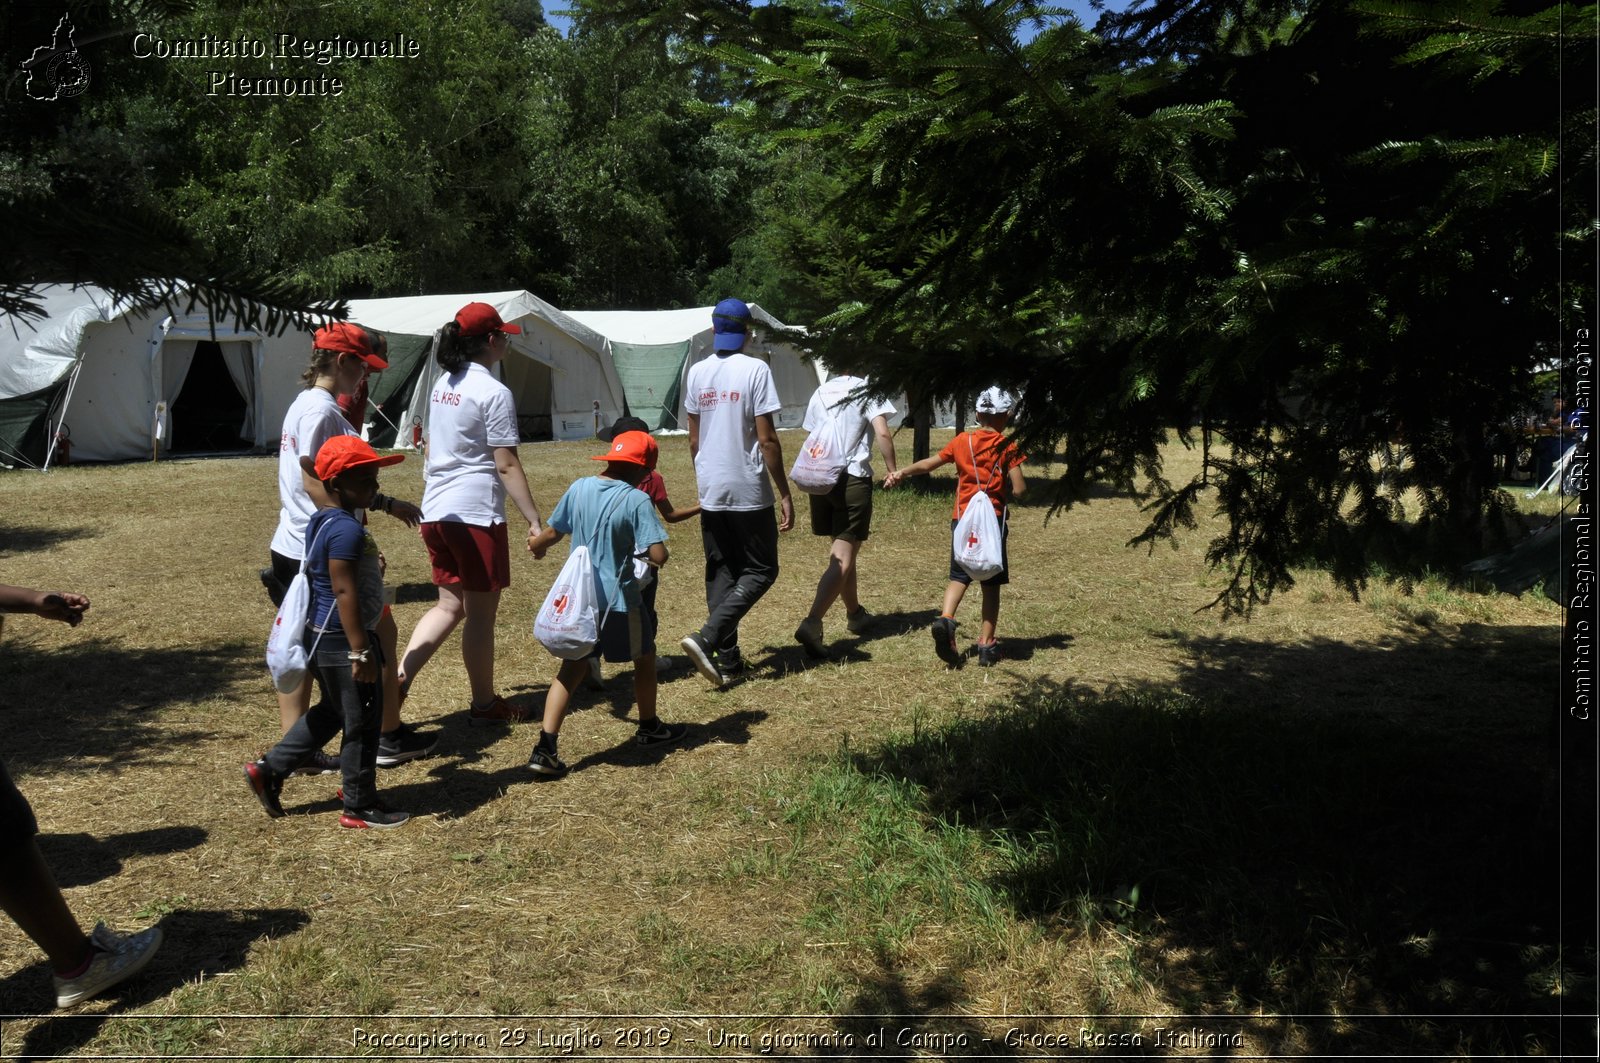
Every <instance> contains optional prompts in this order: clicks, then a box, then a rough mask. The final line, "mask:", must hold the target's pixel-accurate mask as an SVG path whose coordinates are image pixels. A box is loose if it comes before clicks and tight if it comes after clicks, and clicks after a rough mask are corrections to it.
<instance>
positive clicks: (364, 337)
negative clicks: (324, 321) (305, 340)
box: [311, 321, 389, 369]
mask: <svg viewBox="0 0 1600 1063" xmlns="http://www.w3.org/2000/svg"><path fill="white" fill-rule="evenodd" d="M311 346H313V347H315V348H317V350H319V351H337V352H338V353H340V354H353V355H355V356H356V357H357V358H360V359H361V360H362V361H363V362H366V363H367V364H368V365H369V366H371V367H372V368H374V369H387V368H389V363H388V362H386V361H384V360H383V358H382V357H380V356H379V355H378V353H377V352H376V351H374V350H373V349H372V338H371V334H370V333H368V332H367V330H366V329H364V328H362V327H361V326H360V325H356V324H352V323H351V322H349V321H335V322H333V323H332V324H331V325H323V326H322V327H321V328H319V329H317V334H316V336H315V337H314V338H313V339H312V340H311Z"/></svg>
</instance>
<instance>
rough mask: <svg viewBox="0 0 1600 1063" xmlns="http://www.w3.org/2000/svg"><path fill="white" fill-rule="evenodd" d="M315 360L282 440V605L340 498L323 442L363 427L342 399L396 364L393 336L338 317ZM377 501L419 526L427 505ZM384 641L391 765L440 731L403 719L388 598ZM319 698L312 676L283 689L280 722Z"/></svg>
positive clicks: (268, 578) (277, 552) (276, 553)
mask: <svg viewBox="0 0 1600 1063" xmlns="http://www.w3.org/2000/svg"><path fill="white" fill-rule="evenodd" d="M311 343H312V350H311V362H310V364H309V365H307V366H306V371H305V372H304V373H303V374H302V375H301V378H300V379H301V383H302V384H303V386H304V390H302V391H301V392H300V394H299V395H298V396H297V397H296V398H295V400H294V402H292V403H290V404H289V411H288V412H287V413H286V414H284V418H283V434H282V436H281V437H280V439H279V441H278V505H279V509H278V526H277V528H276V530H275V531H274V532H273V535H272V548H271V554H272V568H271V569H270V572H268V571H264V572H262V574H261V579H262V582H263V583H264V584H266V587H267V592H268V594H270V595H271V596H272V601H273V604H274V605H278V604H281V603H282V601H283V593H284V590H285V589H286V588H287V587H288V586H289V583H290V581H291V580H293V579H294V577H295V574H296V573H297V572H299V571H300V559H301V558H303V557H304V556H305V531H306V522H307V521H309V520H310V519H311V515H312V514H313V513H315V512H316V511H317V510H318V509H319V508H322V507H324V506H327V505H331V504H332V500H331V499H329V498H328V495H327V492H326V491H325V490H324V489H323V486H322V482H321V481H320V480H318V479H317V477H316V474H315V473H314V472H312V471H310V470H309V468H308V466H307V464H306V463H307V462H315V461H316V458H317V451H318V450H320V449H321V448H322V444H324V443H326V442H327V441H328V440H330V439H332V438H333V437H335V436H341V435H357V434H359V433H358V431H357V430H356V429H355V428H353V427H352V426H351V424H350V421H349V420H348V419H347V418H346V417H345V415H344V411H343V410H342V409H340V407H339V399H340V398H341V397H343V396H348V395H351V394H353V393H354V392H355V391H356V390H357V389H358V388H360V387H361V384H362V383H363V382H364V381H365V380H366V379H367V374H368V373H370V372H371V371H373V370H374V369H376V370H380V371H381V370H384V369H387V368H389V363H388V362H387V361H386V360H385V357H384V356H385V355H386V354H388V351H389V342H388V341H387V340H386V339H384V337H383V334H382V333H379V332H374V331H373V330H371V329H368V328H363V327H362V326H360V325H357V324H354V323H353V322H349V321H335V322H334V323H332V324H330V325H325V326H323V327H322V328H320V329H318V330H317V333H316V335H315V336H314V337H313V338H312V341H311ZM372 508H373V509H381V510H382V511H383V512H385V513H388V514H390V515H392V516H393V517H395V518H396V519H398V520H400V521H403V522H404V523H406V524H407V525H409V526H411V527H416V525H417V521H418V520H419V519H420V517H421V512H420V511H419V510H418V509H417V507H416V506H414V505H412V504H411V503H409V502H405V501H402V500H400V499H398V498H390V497H389V496H387V495H381V494H380V495H378V496H377V498H375V499H374V500H373V506H372ZM378 638H379V641H380V643H381V644H382V650H383V656H384V663H383V684H384V702H383V704H384V710H383V731H382V733H381V734H380V735H379V739H378V741H379V747H380V752H379V763H380V764H382V765H383V766H384V767H393V766H394V765H395V764H399V763H402V762H404V761H406V760H411V759H413V758H415V757H419V756H422V755H423V754H425V753H427V752H429V751H430V750H431V749H432V748H433V746H434V744H435V743H436V742H437V741H438V736H437V735H424V734H420V733H419V732H417V731H416V730H414V729H413V728H411V727H409V726H407V725H405V724H402V723H401V722H400V698H399V689H400V688H399V681H398V678H397V673H396V667H397V662H396V661H395V659H394V658H395V647H396V645H397V643H398V642H399V632H398V631H397V630H396V629H395V623H394V614H393V613H392V612H391V611H390V609H389V608H388V607H387V606H385V607H384V610H383V616H382V617H381V618H380V619H379V621H378ZM310 706H311V683H310V681H309V680H308V681H307V682H305V683H302V684H300V686H299V687H298V688H297V689H295V690H293V691H290V692H289V693H287V694H282V693H280V694H279V695H278V722H279V724H280V725H281V726H282V728H283V731H284V733H285V734H287V733H288V731H289V728H290V727H293V726H294V724H295V721H296V720H298V719H300V717H302V716H304V715H305V714H306V710H307V709H308V708H310ZM312 767H314V768H316V769H320V770H321V771H323V772H333V771H337V770H339V760H338V758H337V757H334V756H331V755H329V754H327V753H318V754H317V759H316V760H315V761H314V762H313V764H312Z"/></svg>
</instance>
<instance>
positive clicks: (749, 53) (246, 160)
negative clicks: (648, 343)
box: [0, 0, 1596, 610]
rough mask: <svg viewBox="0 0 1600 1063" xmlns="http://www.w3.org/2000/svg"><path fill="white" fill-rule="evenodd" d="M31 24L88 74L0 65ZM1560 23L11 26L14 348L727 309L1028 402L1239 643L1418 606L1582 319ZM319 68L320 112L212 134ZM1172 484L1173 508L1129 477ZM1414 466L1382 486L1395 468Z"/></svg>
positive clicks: (931, 377) (631, 11)
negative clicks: (132, 306)
mask: <svg viewBox="0 0 1600 1063" xmlns="http://www.w3.org/2000/svg"><path fill="white" fill-rule="evenodd" d="M63 11H66V12H69V13H70V14H71V16H72V18H73V21H74V25H75V26H76V29H77V36H76V43H77V45H78V48H79V50H80V51H81V53H82V55H83V57H84V58H85V59H86V60H87V61H88V63H89V64H90V66H91V70H92V73H91V82H90V84H89V86H88V88H87V90H86V91H84V92H82V93H81V94H79V95H77V96H73V97H70V98H65V99H58V100H53V101H48V102H46V101H40V100H37V99H33V98H31V97H29V96H28V95H27V94H26V92H25V91H24V87H23V80H22V79H21V77H20V76H18V75H17V74H16V73H15V72H18V71H20V70H21V67H22V64H23V63H24V61H26V60H28V59H29V58H30V55H32V52H33V49H34V48H36V47H38V46H39V45H42V44H44V43H46V42H47V41H48V40H49V39H50V37H51V34H52V32H53V31H54V29H55V26H56V23H57V21H58V20H59V18H60V16H61V14H62V12H63ZM1595 28H1596V7H1595V6H1594V5H1592V4H1588V5H1583V4H1550V3H1545V2H1538V0H1532V2H1530V0H1504V2H1489V0H1462V2H1460V3H1454V4H1439V5H1405V4H1398V3H1384V2H1379V0H1306V2H1299V3H1295V2H1285V0H1265V2H1258V0H1252V2H1248V3H1247V2H1244V0H1145V2H1142V3H1138V4H1135V5H1134V6H1133V7H1132V8H1130V9H1129V10H1128V11H1126V12H1121V13H1118V12H1106V13H1105V14H1103V15H1102V16H1101V17H1100V18H1099V20H1098V22H1097V23H1096V24H1095V25H1093V26H1087V25H1085V24H1084V23H1083V22H1082V21H1080V20H1079V18H1078V17H1077V16H1075V15H1074V14H1072V13H1071V12H1068V11H1065V10H1056V9H1051V8H1048V7H1047V6H1045V5H1042V4H1037V3H1032V2H1027V0H1011V2H993V3H977V2H972V0H943V2H940V0H878V2H826V0H795V2H792V3H786V4H770V5H759V6H757V5H754V4H750V3H743V2H737V0H671V2H668V3H656V2H648V3H647V2H644V0H578V2H576V3H574V4H573V5H572V23H571V32H570V33H569V34H568V35H566V36H562V35H561V34H559V33H557V32H556V31H555V30H554V29H552V28H551V27H550V26H549V25H548V24H547V23H546V21H545V19H544V17H543V14H542V12H541V9H540V7H539V5H538V4H537V3H527V2H513V0H492V2H466V0H455V2H437V3H427V4H413V3H402V2H400V0H370V2H365V0H364V2H360V3H357V2H354V0H338V2H334V3H330V4H325V5H315V6H312V7H305V6H302V5H298V4H287V3H277V2H269V3H259V4H242V3H238V2H229V0H194V2H166V3H161V2H128V0H70V2H66V3H64V4H63V6H62V8H61V9H60V10H57V9H55V8H52V7H51V6H49V5H21V6H15V5H14V6H13V7H12V8H10V9H8V10H7V11H6V12H4V13H0V31H3V32H0V39H4V40H5V41H6V42H7V43H6V45H5V52H4V59H5V62H6V67H7V69H8V70H9V71H12V72H14V73H13V76H12V77H11V79H10V81H9V82H8V84H7V88H6V97H5V109H6V121H5V123H4V125H3V127H0V211H3V212H4V220H6V221H7V222H9V223H10V224H9V225H8V226H7V228H8V230H9V233H10V234H11V236H12V239H11V240H10V241H9V242H8V249H7V252H6V254H5V255H4V257H3V259H0V261H3V262H4V263H5V264H4V267H3V269H0V296H4V300H5V302H4V305H5V308H6V310H7V311H8V312H13V313H14V312H23V311H25V310H26V307H27V305H28V299H27V296H28V293H29V292H30V291H31V290H32V289H33V287H34V286H37V285H38V284H39V283H42V282H50V281H90V282H96V283H100V284H102V285H105V286H108V287H111V288H113V289H114V290H118V291H123V292H127V293H130V294H134V295H137V296H139V297H142V298H146V299H156V300H159V299H160V298H163V297H170V295H171V291H172V289H171V287H170V286H168V285H164V284H163V283H160V282H153V281H151V280H150V278H152V277H161V278H173V279H176V280H179V281H184V282H187V283H188V284H189V285H191V286H198V288H199V290H200V291H201V293H202V294H204V295H207V296H208V297H212V296H214V297H216V298H219V299H229V298H232V299H240V298H242V297H244V296H247V295H253V296H256V297H259V298H261V299H263V300H265V302H266V303H268V304H271V305H272V306H276V307H282V308H285V309H287V310H288V311H289V313H290V314H291V315H293V314H299V315H310V314H313V313H314V312H315V308H316V306H317V305H318V304H321V305H323V306H329V305H331V306H333V307H334V308H335V309H337V304H338V301H339V300H342V299H347V298H351V297H360V296H385V295H398V294H409V293H418V292H447V291H468V290H485V289H501V288H522V287H527V288H530V289H532V290H534V291H536V292H538V293H539V294H540V295H542V296H543V297H544V298H546V299H549V300H550V301H552V302H554V303H556V304H557V305H559V306H563V307H571V308H607V309H649V308H660V307H670V306H680V305H693V304H696V303H706V302H710V301H714V300H715V299H717V298H720V297H721V296H723V295H727V294H731V293H738V294H741V295H743V296H744V297H746V298H748V299H751V300H752V301H758V302H760V303H762V304H763V305H764V306H765V307H766V308H767V309H768V310H770V311H772V312H773V313H775V314H777V315H778V316H779V317H782V318H784V319H786V320H792V321H799V322H805V323H807V324H808V325H810V326H811V327H812V328H813V330H814V331H813V335H812V338H811V340H810V341H809V342H811V343H812V344H813V345H814V346H815V347H816V349H817V350H818V352H819V353H821V354H822V355H823V356H825V357H826V358H827V360H828V361H829V363H830V364H832V365H837V366H840V367H845V368H851V369H856V370H859V371H861V372H864V373H866V374H868V375H870V376H871V377H872V379H873V380H874V382H875V384H876V385H877V386H878V387H879V388H880V389H881V390H883V391H886V392H896V393H898V392H900V391H902V390H903V391H906V392H908V393H909V394H910V395H911V396H912V398H913V400H914V402H917V403H921V402H924V401H927V400H930V399H933V398H939V397H960V396H965V395H970V394H972V393H973V392H975V391H976V390H978V389H979V388H981V387H983V386H986V385H988V384H991V383H1001V384H1005V385H1008V386H1011V387H1015V388H1018V389H1020V390H1022V391H1024V392H1025V396H1026V397H1025V402H1024V407H1023V417H1022V418H1021V420H1020V423H1019V425H1018V431H1019V434H1020V436H1021V438H1022V443H1023V445H1024V447H1025V448H1026V449H1027V450H1028V451H1030V452H1031V453H1035V454H1038V455H1041V456H1044V455H1052V454H1055V455H1060V456H1061V458H1062V459H1063V460H1064V462H1065V469H1066V473H1065V475H1064V477H1063V478H1062V480H1061V482H1060V489H1061V494H1060V496H1059V499H1060V502H1061V504H1063V505H1071V504H1072V503H1073V502H1075V501H1077V500H1080V499H1082V498H1084V497H1086V496H1087V494H1088V493H1089V492H1090V491H1091V490H1092V489H1094V488H1095V487H1096V485H1099V484H1106V483H1109V484H1111V485H1113V486H1115V487H1118V488H1122V489H1132V488H1134V487H1135V486H1137V487H1138V488H1139V489H1141V490H1148V491H1149V492H1150V500H1151V509H1150V515H1151V522H1150V527H1149V529H1148V531H1147V533H1146V535H1145V536H1142V537H1141V540H1139V541H1146V542H1152V543H1153V542H1154V541H1155V540H1156V539H1158V538H1161V537H1163V536H1166V535H1170V534H1171V533H1173V532H1175V531H1177V530H1180V529H1182V528H1184V527H1185V526H1188V525H1190V524H1192V522H1193V515H1194V507H1195V506H1197V505H1200V504H1202V502H1205V503H1207V504H1209V503H1210V501H1212V500H1214V501H1215V503H1216V504H1218V505H1220V506H1221V507H1222V508H1223V510H1224V511H1225V512H1226V513H1227V514H1228V516H1229V525H1228V527H1229V530H1228V532H1227V533H1226V534H1225V535H1223V536H1220V537H1218V538H1217V540H1216V541H1215V542H1214V543H1213V544H1212V549H1211V557H1212V559H1213V560H1214V561H1215V562H1217V563H1220V564H1223V565H1225V566H1227V567H1228V568H1229V569H1230V571H1231V572H1232V573H1233V574H1234V577H1235V578H1234V580H1233V582H1232V583H1231V584H1230V585H1229V586H1228V587H1227V588H1226V589H1225V590H1224V592H1223V593H1222V595H1221V596H1220V599H1219V600H1220V601H1221V602H1222V604H1223V605H1224V606H1225V607H1226V608H1228V609H1234V610H1248V609H1249V608H1250V607H1251V606H1252V605H1254V604H1255V603H1257V602H1259V601H1262V600H1265V599H1266V598H1268V597H1270V595H1271V593H1272V592H1273V591H1274V590H1275V589H1277V588H1281V587H1283V586H1286V585H1287V584H1288V583H1290V582H1291V580H1292V577H1291V576H1290V570H1291V567H1292V566H1295V565H1298V564H1302V563H1307V562H1314V563H1320V564H1325V565H1327V566H1329V567H1330V568H1331V570H1332V571H1333V572H1334V573H1335V574H1336V576H1337V577H1338V578H1339V579H1340V580H1341V581H1342V582H1343V583H1344V585H1345V586H1346V587H1347V588H1349V589H1351V590H1357V589H1359V588H1360V587H1361V586H1362V585H1363V583H1364V581H1365V580H1366V579H1367V578H1368V576H1369V575H1370V574H1371V573H1373V572H1374V571H1382V572H1385V573H1389V574H1399V575H1405V574H1407V573H1414V572H1417V571H1420V570H1421V569H1422V568H1423V567H1424V566H1428V565H1432V566H1442V567H1453V566H1454V565H1455V564H1457V563H1459V562H1460V561H1462V560H1465V559H1466V558H1468V557H1472V556H1476V555H1477V554H1479V553H1481V552H1482V551H1483V550H1485V549H1488V548H1490V547H1492V546H1493V545H1494V544H1495V543H1496V542H1498V541H1502V540H1504V539H1505V538H1506V537H1507V536H1509V535H1510V534H1511V533H1512V532H1514V531H1515V529H1514V527H1513V526H1512V524H1511V523H1510V521H1509V520H1508V518H1507V515H1506V512H1505V510H1506V507H1505V501H1506V500H1505V498H1504V496H1503V495H1502V494H1500V493H1499V492H1498V491H1497V490H1496V483H1495V477H1494V476H1493V475H1492V459H1493V451H1494V449H1495V447H1496V445H1497V444H1496V442H1495V432H1496V430H1497V426H1500V425H1503V424H1505V423H1506V422H1508V421H1509V420H1510V419H1511V418H1513V417H1515V416H1516V415H1518V414H1519V413H1522V412H1524V411H1525V410H1526V409H1527V408H1528V407H1529V405H1530V403H1531V402H1532V400H1533V399H1534V398H1535V397H1536V396H1535V395H1534V394H1533V384H1532V381H1533V374H1534V371H1535V369H1536V368H1538V367H1540V366H1545V365H1548V364H1550V363H1551V362H1553V361H1555V360H1557V359H1559V358H1560V356H1561V354H1562V351H1563V349H1564V345H1565V343H1566V342H1567V339H1568V338H1569V337H1570V336H1571V335H1572V334H1573V331H1574V330H1575V329H1576V328H1578V327H1580V326H1582V325H1586V324H1592V316H1593V307H1594V291H1593V269H1592V266H1593V262H1594V257H1595V207H1594V202H1593V199H1594V188H1595V137H1594V128H1595V122H1596V109H1595V99H1594V89H1593V86H1594V84H1595V75H1596V71H1595V48H1594V43H1595ZM286 30H292V31H293V32H294V33H296V34H298V35H299V36H300V37H301V38H305V39H322V38H331V37H334V36H336V35H342V36H343V37H344V38H346V39H352V38H354V39H370V40H386V39H394V38H395V37H396V35H400V34H404V35H407V36H409V37H411V38H414V39H416V40H417V41H418V42H419V45H420V48H419V54H418V57H417V58H415V59H406V60H400V59H350V60H346V59H341V60H337V61H335V62H333V63H330V64H328V65H326V66H321V65H316V64H314V63H310V62H306V61H289V62H285V61H284V60H282V59H281V58H278V57H274V56H271V55H269V56H267V57H265V58H261V59H229V60H198V59H195V60H183V59H169V60H152V59H139V58H137V57H136V56H135V54H134V52H133V49H132V48H131V42H132V41H133V39H134V35H135V34H136V33H139V32H141V31H142V32H145V33H148V34H150V35H152V36H153V37H159V38H162V39H165V40H168V41H181V40H194V39H197V38H200V37H202V36H204V35H208V34H209V35H214V36H215V37H216V38H220V39H228V40H237V39H241V38H242V39H257V40H262V41H266V42H271V41H272V40H273V38H274V36H275V35H276V34H277V33H279V32H284V31H286ZM219 66H222V67H226V68H227V69H228V70H231V71H233V72H234V73H236V75H237V76H238V77H239V78H241V79H248V78H255V77H272V76H294V77H300V76H314V75H316V74H319V73H334V74H337V75H338V76H340V77H341V78H342V79H343V80H344V82H345V85H346V88H345V91H344V92H343V93H342V94H341V95H339V96H337V97H332V96H328V97H300V98H272V97H251V98H238V97H226V96H222V97H219V96H215V95H209V94H208V90H207V84H206V79H205V73H206V71H207V70H209V69H212V68H215V67H219ZM1173 429H1177V430H1179V431H1182V432H1184V433H1185V438H1187V439H1190V440H1192V441H1193V442H1194V444H1195V445H1197V446H1200V447H1203V448H1204V450H1205V457H1206V460H1205V461H1204V463H1203V465H1202V468H1201V471H1200V473H1199V475H1197V476H1196V477H1195V478H1194V479H1192V480H1189V481H1187V482H1183V483H1169V482H1168V481H1167V480H1166V479H1165V478H1164V477H1163V475H1162V467H1161V463H1160V459H1159V452H1158V449H1157V448H1158V444H1159V443H1160V441H1161V440H1162V439H1163V438H1165V437H1166V435H1167V433H1168V432H1169V431H1171V430H1173ZM1386 447H1387V448H1390V449H1391V450H1392V451H1394V452H1403V454H1404V457H1405V460H1404V461H1402V462H1399V463H1386V462H1382V461H1378V460H1375V457H1374V456H1375V455H1376V454H1378V453H1379V452H1380V451H1382V450H1384V448H1386Z"/></svg>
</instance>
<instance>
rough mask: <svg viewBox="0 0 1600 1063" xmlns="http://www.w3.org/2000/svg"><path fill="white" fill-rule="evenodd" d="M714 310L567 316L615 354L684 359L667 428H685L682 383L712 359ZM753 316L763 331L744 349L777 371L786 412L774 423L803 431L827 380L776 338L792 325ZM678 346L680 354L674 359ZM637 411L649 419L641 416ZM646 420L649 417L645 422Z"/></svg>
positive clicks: (758, 312) (756, 311) (759, 312)
mask: <svg viewBox="0 0 1600 1063" xmlns="http://www.w3.org/2000/svg"><path fill="white" fill-rule="evenodd" d="M711 310H712V308H711V307H709V306H699V307H691V308H690V309H687V310H569V311H567V315H568V316H569V317H572V318H574V319H576V320H577V321H579V322H580V323H582V324H583V325H586V326H587V327H589V328H590V329H592V330H594V331H595V332H597V333H599V334H600V335H602V336H604V337H605V338H606V339H607V340H608V341H610V343H611V345H612V348H613V354H614V355H616V354H617V353H619V351H620V349H621V348H624V347H627V348H649V347H655V348H659V349H660V350H661V351H662V352H663V354H664V355H665V356H670V357H676V358H681V359H682V369H681V370H679V372H678V374H677V385H678V386H677V387H676V389H675V393H673V394H672V395H671V399H672V400H673V401H672V406H673V408H672V409H671V410H668V411H666V413H668V414H670V415H671V417H672V419H673V423H672V424H671V425H669V426H668V427H682V426H683V424H684V423H685V422H684V419H683V380H684V379H685V378H686V377H687V376H688V372H689V366H691V365H693V364H694V363H695V362H698V361H700V360H701V359H703V358H709V357H710V356H711V354H712V348H711V338H712V331H711ZM750 315H751V317H752V318H753V319H754V321H755V323H756V325H757V326H758V327H757V328H756V329H755V330H754V331H755V335H753V336H752V337H751V342H750V343H749V344H748V345H747V346H746V347H745V353H746V354H753V355H757V356H759V357H762V358H765V359H766V360H767V364H768V365H769V366H771V368H772V381H773V384H774V385H776V387H777V389H778V398H779V399H780V400H781V401H782V402H783V409H782V410H780V411H779V412H778V414H777V416H776V417H775V418H774V423H775V424H776V425H777V427H779V428H799V427H800V423H801V422H802V421H803V420H805V415H806V404H807V403H808V402H810V401H811V393H812V392H813V391H815V390H816V389H817V385H818V384H819V383H821V381H822V379H823V378H822V377H820V376H819V375H818V371H817V368H816V363H815V362H814V361H813V360H812V359H811V356H810V354H809V353H807V352H806V351H805V350H803V349H802V348H800V347H797V346H795V345H794V344H792V343H790V342H788V341H786V340H784V339H782V338H781V337H780V336H779V335H778V334H777V332H778V330H785V329H789V328H790V326H788V325H785V324H784V323H783V322H781V321H779V320H778V319H777V318H775V317H773V316H772V315H771V314H769V313H767V312H766V311H765V310H763V309H761V307H759V306H751V307H750ZM760 326H765V327H760ZM684 344H687V345H688V349H687V354H686V356H685V354H684V353H683V352H682V345H684ZM675 346H676V347H677V348H678V351H677V353H676V354H672V353H671V352H672V349H673V347H675ZM630 398H632V396H631V395H630ZM662 398H666V396H662ZM633 401H634V404H635V405H638V404H639V400H637V399H634V400H633ZM636 412H637V413H638V415H639V416H644V413H643V412H642V411H636ZM646 420H647V421H648V420H650V418H648V417H646ZM663 424H665V420H663Z"/></svg>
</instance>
